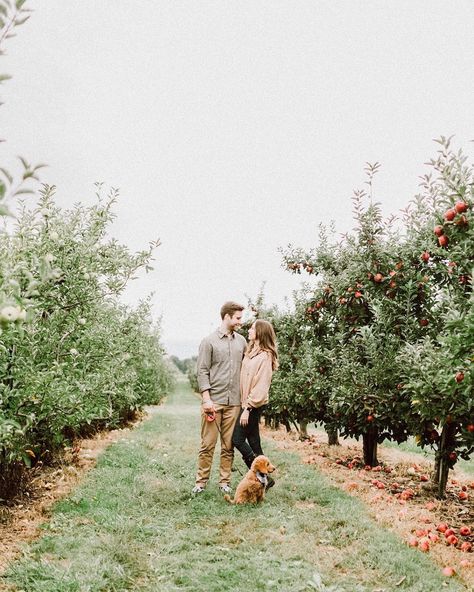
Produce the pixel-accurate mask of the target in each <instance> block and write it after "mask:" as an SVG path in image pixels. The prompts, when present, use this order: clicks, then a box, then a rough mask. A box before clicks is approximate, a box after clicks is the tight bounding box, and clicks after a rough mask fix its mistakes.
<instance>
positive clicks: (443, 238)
mask: <svg viewBox="0 0 474 592" xmlns="http://www.w3.org/2000/svg"><path fill="white" fill-rule="evenodd" d="M438 243H439V246H440V247H443V248H444V247H447V246H448V243H449V239H448V237H447V236H446V235H445V234H443V235H441V236H440V237H439V238H438Z"/></svg>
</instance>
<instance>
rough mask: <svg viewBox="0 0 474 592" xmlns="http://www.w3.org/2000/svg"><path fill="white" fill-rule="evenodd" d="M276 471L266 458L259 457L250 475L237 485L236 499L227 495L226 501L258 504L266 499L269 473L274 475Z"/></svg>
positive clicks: (250, 470) (249, 472)
mask: <svg viewBox="0 0 474 592" xmlns="http://www.w3.org/2000/svg"><path fill="white" fill-rule="evenodd" d="M274 470H275V467H274V466H273V465H272V464H271V463H270V461H269V460H268V458H267V457H266V456H264V455H263V454H261V455H260V456H257V457H256V458H255V459H254V461H253V463H252V465H251V467H250V469H249V471H248V473H247V474H246V475H245V476H244V478H243V479H242V481H241V482H240V483H239V484H238V485H237V489H236V490H235V496H234V499H231V497H230V495H225V496H224V499H225V500H226V501H227V502H229V503H231V504H258V503H259V502H261V501H262V500H263V498H264V497H265V489H266V486H267V483H268V473H273V471H274Z"/></svg>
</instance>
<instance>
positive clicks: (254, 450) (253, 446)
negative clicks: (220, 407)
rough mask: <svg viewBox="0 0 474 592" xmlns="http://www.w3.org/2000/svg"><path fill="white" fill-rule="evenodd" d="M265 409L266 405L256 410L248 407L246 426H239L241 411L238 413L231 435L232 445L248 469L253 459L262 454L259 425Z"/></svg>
mask: <svg viewBox="0 0 474 592" xmlns="http://www.w3.org/2000/svg"><path fill="white" fill-rule="evenodd" d="M265 407H266V405H262V407H258V408H255V407H249V421H248V424H247V425H246V426H242V425H240V416H241V415H242V411H240V415H239V418H238V419H237V422H236V424H235V428H234V433H233V434H232V444H233V445H234V446H235V447H236V448H237V450H238V451H239V452H240V454H241V455H242V458H243V459H244V462H245V464H246V465H247V466H248V467H249V468H250V465H251V464H252V461H253V459H254V458H255V457H256V456H258V455H259V454H263V451H262V445H261V444H260V431H259V424H260V417H261V415H262V412H263V410H264V408H265Z"/></svg>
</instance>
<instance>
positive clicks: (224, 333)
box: [193, 302, 247, 494]
mask: <svg viewBox="0 0 474 592" xmlns="http://www.w3.org/2000/svg"><path fill="white" fill-rule="evenodd" d="M243 310H244V307H243V306H241V305H240V304H237V303H236V302H226V303H225V304H224V305H223V306H222V308H221V320H222V322H221V325H220V327H219V329H217V331H214V333H211V334H210V335H209V336H208V337H205V338H204V339H203V340H202V342H201V345H200V346H199V354H198V360H197V378H198V386H199V391H200V393H201V397H202V405H201V448H200V449H199V458H198V470H197V476H196V485H195V487H194V489H193V493H194V494H197V493H202V492H203V491H204V489H205V487H206V485H207V482H208V481H209V475H210V473H211V465H212V457H213V456H214V449H215V447H216V442H217V437H218V436H219V435H220V441H221V458H220V472H219V488H220V490H221V491H222V492H223V493H231V491H232V490H231V488H230V476H231V469H232V460H233V458H234V449H233V446H232V432H233V430H234V426H235V422H236V421H237V418H238V416H239V413H240V367H241V365H242V358H243V356H244V352H245V348H246V345H247V342H246V341H245V338H244V337H243V336H242V335H239V334H238V333H236V332H235V330H236V329H238V328H239V327H240V326H241V324H242V311H243ZM213 414H215V419H214V420H213V421H208V417H207V416H210V417H212V415H213Z"/></svg>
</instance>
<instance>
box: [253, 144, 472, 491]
mask: <svg viewBox="0 0 474 592" xmlns="http://www.w3.org/2000/svg"><path fill="white" fill-rule="evenodd" d="M439 144H440V150H439V152H438V154H437V156H436V158H435V159H432V160H431V161H430V163H429V164H430V167H431V171H430V173H429V174H427V175H425V176H424V177H423V178H422V181H423V182H422V185H421V188H422V190H421V194H420V195H418V196H416V197H415V198H414V200H413V201H412V202H411V203H410V204H409V205H408V207H407V208H406V209H405V210H404V211H403V213H402V216H401V217H400V218H394V217H392V218H390V219H389V220H384V218H383V216H382V214H381V209H380V206H379V204H378V203H376V202H375V201H374V200H373V198H372V191H373V178H374V174H375V172H376V169H377V165H375V166H374V167H369V179H368V185H369V188H370V195H369V194H366V192H364V191H359V192H356V193H355V195H354V197H353V205H354V220H355V229H354V230H353V231H352V232H351V233H349V234H347V235H344V236H343V237H342V238H341V239H340V240H339V241H336V240H335V239H334V236H335V231H334V228H326V227H324V226H321V228H320V236H319V242H318V245H317V246H316V247H315V248H314V249H311V250H304V249H301V248H295V247H293V246H291V245H290V246H289V247H288V248H287V249H286V250H284V251H283V253H282V254H283V262H284V266H285V267H286V268H287V269H288V270H289V272H290V273H298V274H301V273H306V274H307V277H308V282H307V283H305V284H304V287H303V288H301V290H300V291H299V292H297V293H296V294H295V297H294V310H293V309H292V310H287V311H281V310H278V309H277V308H271V309H269V308H268V307H265V305H264V304H263V303H262V301H261V299H260V300H259V301H257V303H255V304H254V306H255V307H256V309H257V310H258V314H259V315H261V316H265V317H269V318H270V319H271V320H272V321H273V323H274V325H275V328H276V331H277V336H278V342H279V352H280V362H281V363H280V370H279V372H277V373H276V374H275V376H274V380H273V385H272V392H271V402H270V406H269V408H268V410H267V416H269V417H271V418H273V419H275V420H277V421H279V422H284V423H286V424H287V425H289V424H290V423H292V422H293V423H298V424H301V425H305V424H307V423H308V422H315V421H316V422H323V423H324V424H325V426H326V429H327V430H328V432H329V433H330V434H334V433H335V432H336V431H337V430H339V432H340V433H341V434H342V435H343V436H353V437H356V438H362V440H363V450H364V462H365V464H366V465H370V466H376V465H377V464H378V460H377V443H380V442H382V441H383V440H386V439H388V440H394V441H396V442H398V443H400V442H403V441H404V440H406V439H407V438H408V437H409V436H415V437H416V440H417V442H418V444H419V445H420V446H421V447H426V446H430V447H432V448H434V449H435V451H436V468H435V472H434V475H433V481H434V485H435V486H436V488H437V491H438V494H439V496H441V497H442V496H444V494H445V488H446V481H447V476H448V471H449V469H450V468H452V467H453V466H454V464H455V463H456V461H457V459H458V458H459V457H462V458H465V459H467V458H469V457H470V455H471V454H472V452H473V450H474V409H473V406H474V399H473V394H474V392H473V391H474V389H473V387H474V373H473V361H474V306H473V305H474V299H473V291H472V281H473V267H474V212H473V203H474V174H473V173H474V169H473V166H472V165H470V164H468V163H467V159H466V157H465V156H463V154H462V153H461V152H454V151H453V150H452V148H451V143H450V140H449V139H446V138H442V139H441V140H440V141H439Z"/></svg>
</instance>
